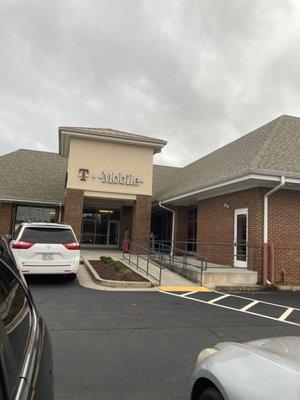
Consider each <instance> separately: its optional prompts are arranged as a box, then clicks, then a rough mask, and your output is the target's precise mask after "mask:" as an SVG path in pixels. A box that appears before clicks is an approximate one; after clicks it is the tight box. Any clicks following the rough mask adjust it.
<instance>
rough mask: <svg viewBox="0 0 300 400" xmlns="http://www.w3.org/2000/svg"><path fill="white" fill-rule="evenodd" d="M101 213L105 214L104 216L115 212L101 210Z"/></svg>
mask: <svg viewBox="0 0 300 400" xmlns="http://www.w3.org/2000/svg"><path fill="white" fill-rule="evenodd" d="M99 213H103V214H112V213H113V210H99Z"/></svg>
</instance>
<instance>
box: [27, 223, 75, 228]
mask: <svg viewBox="0 0 300 400" xmlns="http://www.w3.org/2000/svg"><path fill="white" fill-rule="evenodd" d="M21 225H22V227H24V228H64V229H72V228H71V226H70V225H67V224H56V223H52V222H23V223H22V224H21Z"/></svg>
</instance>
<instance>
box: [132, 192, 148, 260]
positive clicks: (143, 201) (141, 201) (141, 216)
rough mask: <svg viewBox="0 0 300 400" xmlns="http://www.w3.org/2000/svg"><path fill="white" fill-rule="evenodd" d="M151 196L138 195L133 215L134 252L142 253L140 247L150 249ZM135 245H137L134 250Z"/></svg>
mask: <svg viewBox="0 0 300 400" xmlns="http://www.w3.org/2000/svg"><path fill="white" fill-rule="evenodd" d="M151 201H152V197H151V196H145V195H137V199H136V201H135V204H134V207H133V214H132V232H131V242H132V243H133V250H134V251H136V252H142V250H141V249H140V248H139V247H138V246H141V247H143V248H148V247H149V238H150V221H151ZM134 244H135V245H137V247H136V248H134Z"/></svg>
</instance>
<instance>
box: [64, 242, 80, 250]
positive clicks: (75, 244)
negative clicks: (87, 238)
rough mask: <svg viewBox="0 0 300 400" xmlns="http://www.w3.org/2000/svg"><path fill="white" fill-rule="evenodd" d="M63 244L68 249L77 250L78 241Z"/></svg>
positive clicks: (78, 247)
mask: <svg viewBox="0 0 300 400" xmlns="http://www.w3.org/2000/svg"><path fill="white" fill-rule="evenodd" d="M64 246H65V248H66V249H68V250H79V249H80V246H79V243H77V242H74V243H64Z"/></svg>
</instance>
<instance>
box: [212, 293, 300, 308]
mask: <svg viewBox="0 0 300 400" xmlns="http://www.w3.org/2000/svg"><path fill="white" fill-rule="evenodd" d="M214 293H219V294H223V293H222V292H218V291H215V292H214ZM229 296H232V297H237V298H238V299H245V300H249V301H253V300H254V299H253V298H251V297H245V296H239V295H237V294H230V295H229ZM258 301H259V302H260V303H263V304H269V305H270V306H275V307H282V308H288V307H289V306H287V305H284V304H277V303H270V302H269V301H264V300H258ZM294 310H297V311H300V308H296V307H294Z"/></svg>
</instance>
